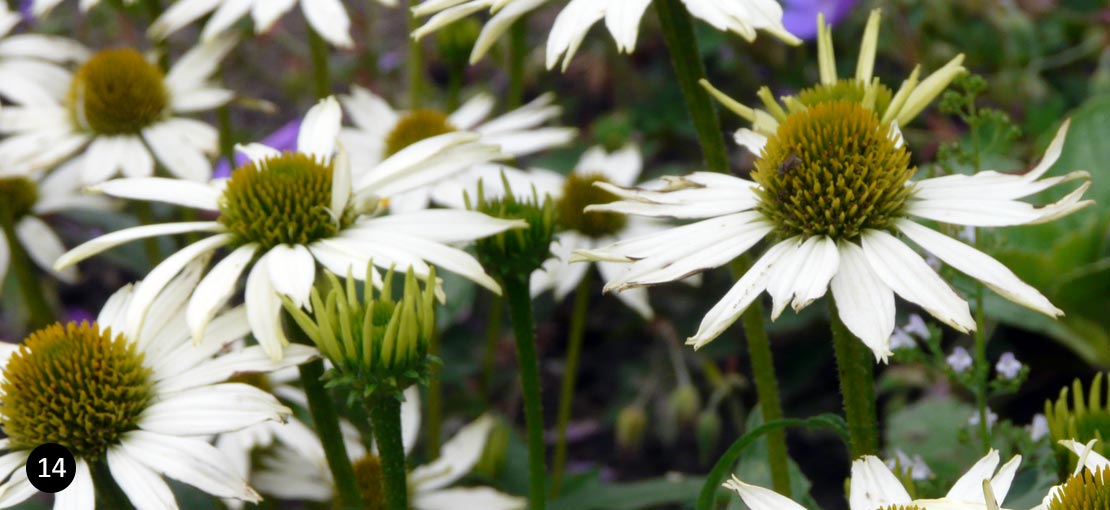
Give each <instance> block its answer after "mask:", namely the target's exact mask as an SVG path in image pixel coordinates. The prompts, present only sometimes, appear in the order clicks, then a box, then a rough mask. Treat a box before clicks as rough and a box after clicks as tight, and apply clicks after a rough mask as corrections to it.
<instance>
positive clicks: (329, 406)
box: [285, 314, 379, 510]
mask: <svg viewBox="0 0 1110 510" xmlns="http://www.w3.org/2000/svg"><path fill="white" fill-rule="evenodd" d="M285 323H286V326H287V328H286V329H287V331H289V332H290V333H292V334H291V335H290V336H291V338H290V340H292V341H293V342H295V343H299V344H304V345H313V344H312V340H310V339H309V338H308V336H307V335H305V333H304V331H301V328H300V327H299V326H297V323H296V321H294V320H293V319H292V318H291V317H289V316H288V314H286V320H285ZM297 369H298V370H300V374H301V385H302V386H304V393H305V396H306V397H308V412H309V414H311V415H312V423H313V425H315V427H316V435H317V436H318V437H319V438H320V442H321V443H322V444H323V446H324V456H325V457H327V460H328V468H329V469H331V476H332V478H333V479H334V480H335V489H336V493H337V494H338V503H339V506H338V508H341V509H343V510H354V509H357V508H362V495H361V493H360V492H359V490H358V483H357V482H356V481H355V469H354V465H353V464H351V458H350V457H348V456H347V446H346V445H344V444H343V432H342V431H341V430H340V429H339V414H338V412H337V411H336V409H335V402H334V401H333V400H332V399H331V395H329V394H328V390H327V388H325V387H324V381H323V377H324V362H323V361H322V360H316V361H310V362H308V363H305V364H303V365H300V366H299V367H297ZM374 426H375V427H377V424H376V423H375V424H374ZM374 432H375V434H378V433H379V432H378V431H377V430H375V431H374Z"/></svg>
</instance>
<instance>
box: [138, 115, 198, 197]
mask: <svg viewBox="0 0 1110 510" xmlns="http://www.w3.org/2000/svg"><path fill="white" fill-rule="evenodd" d="M143 139H145V140H146V143H147V145H148V146H149V147H150V150H151V151H152V152H154V157H155V158H157V159H158V161H159V162H160V163H162V164H163V165H165V167H166V170H169V172H170V173H171V174H173V175H175V176H177V177H179V178H181V179H185V180H190V181H196V182H206V181H208V180H209V179H211V178H212V162H211V161H209V160H208V156H207V154H205V151H203V150H201V149H200V148H198V147H196V145H195V144H193V143H192V141H193V140H192V138H190V134H189V133H188V131H186V130H184V129H182V126H181V124H179V123H172V122H169V121H163V122H159V123H157V124H154V125H152V126H149V127H147V128H146V129H143Z"/></svg>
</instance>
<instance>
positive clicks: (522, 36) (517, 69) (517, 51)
mask: <svg viewBox="0 0 1110 510" xmlns="http://www.w3.org/2000/svg"><path fill="white" fill-rule="evenodd" d="M527 56H528V17H527V16H521V17H520V19H518V20H516V23H513V26H512V28H510V29H509V91H508V98H507V104H508V106H509V108H516V107H518V106H520V105H522V104H524V59H525V58H526V57H527Z"/></svg>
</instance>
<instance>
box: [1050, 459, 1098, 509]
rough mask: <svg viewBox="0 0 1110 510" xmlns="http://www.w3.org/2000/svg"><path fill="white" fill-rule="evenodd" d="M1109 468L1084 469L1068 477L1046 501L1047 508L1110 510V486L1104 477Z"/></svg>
mask: <svg viewBox="0 0 1110 510" xmlns="http://www.w3.org/2000/svg"><path fill="white" fill-rule="evenodd" d="M1108 475H1110V468H1103V469H1102V470H1101V471H1099V472H1097V473H1092V472H1091V471H1090V470H1088V469H1084V470H1083V471H1082V472H1080V473H1079V474H1077V475H1074V476H1072V477H1071V478H1068V481H1067V482H1065V483H1064V486H1063V487H1061V488H1060V491H1059V492H1058V493H1056V495H1055V497H1053V498H1052V500H1051V501H1049V503H1048V510H1110V487H1108V486H1107V485H1106V477H1107V476H1108Z"/></svg>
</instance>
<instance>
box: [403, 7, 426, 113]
mask: <svg viewBox="0 0 1110 510" xmlns="http://www.w3.org/2000/svg"><path fill="white" fill-rule="evenodd" d="M415 3H416V0H409V5H408V6H406V8H405V13H406V16H407V17H408V24H409V27H408V32H406V33H408V34H411V33H413V32H414V31H416V29H417V28H420V22H419V21H418V20H417V19H416V16H415V15H413V13H412V9H411V7H413V4H415ZM406 65H407V67H406V71H407V73H408V78H409V83H408V85H409V108H410V109H413V110H415V109H417V108H420V107H421V106H423V105H424V47H423V46H421V45H420V41H417V40H416V39H413V38H412V37H409V54H408V62H406Z"/></svg>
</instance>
